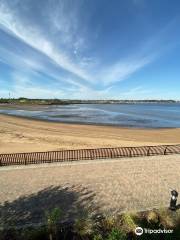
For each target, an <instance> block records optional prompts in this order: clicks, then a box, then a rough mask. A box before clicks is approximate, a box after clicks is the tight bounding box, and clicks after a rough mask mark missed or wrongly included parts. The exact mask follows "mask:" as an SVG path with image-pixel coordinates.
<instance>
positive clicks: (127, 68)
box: [0, 0, 173, 99]
mask: <svg viewBox="0 0 180 240" xmlns="http://www.w3.org/2000/svg"><path fill="white" fill-rule="evenodd" d="M9 2H10V1H9V0H0V30H3V31H4V32H6V33H7V34H8V35H10V36H13V38H15V39H16V40H18V41H19V42H23V43H24V45H25V46H26V47H29V48H30V49H31V50H29V53H28V54H27V53H26V52H25V53H22V52H21V53H18V52H17V51H16V49H14V50H12V49H11V50H8V49H5V47H4V46H0V54H1V53H2V56H3V58H2V57H1V56H0V61H3V62H5V63H7V64H10V65H11V66H13V68H14V69H15V70H16V71H21V72H22V73H23V74H24V72H26V74H27V79H28V81H30V82H31V83H32V86H35V85H34V83H35V81H34V79H35V78H37V79H38V77H40V76H41V74H45V75H47V76H48V78H49V79H51V80H52V81H53V82H57V85H58V84H62V86H60V87H61V89H63V90H64V93H65V92H66V94H64V95H63V96H67V97H69V96H70V97H74V98H79V97H82V98H89V99H91V98H105V97H109V98H111V96H113V94H111V91H112V89H113V88H112V87H113V86H114V85H116V86H117V82H121V81H123V80H126V79H128V78H129V77H130V76H132V75H133V74H134V73H135V72H137V71H140V70H141V69H143V68H144V67H145V66H147V65H149V64H150V63H151V62H153V61H154V60H155V59H157V58H158V57H159V56H160V55H161V53H162V52H164V51H165V50H166V49H167V48H168V47H169V45H168V47H167V41H162V39H167V37H166V36H167V35H168V33H169V31H170V30H171V29H172V24H173V23H172V24H169V25H167V26H165V27H164V28H163V29H162V30H161V31H159V33H157V34H155V36H152V37H151V38H150V39H148V40H147V39H145V40H144V44H142V46H141V47H140V48H138V49H137V50H136V51H134V53H132V52H131V53H129V52H128V50H127V53H128V56H126V57H125V58H123V59H122V58H121V57H119V58H118V57H116V60H115V61H112V59H111V60H110V61H107V62H108V63H106V60H104V59H103V58H102V56H101V55H98V54H92V52H91V51H89V52H88V55H86V54H85V53H84V49H86V50H87V49H88V47H89V41H88V37H87V36H86V34H85V30H84V29H83V25H85V24H83V22H82V20H81V18H80V15H81V13H80V10H79V9H80V7H81V6H80V5H79V4H80V2H81V1H77V2H76V3H74V2H71V5H69V4H67V2H68V3H69V1H63V0H62V1H57V0H47V1H45V4H44V6H43V10H42V9H41V10H40V9H38V11H41V14H40V16H39V19H40V20H41V21H45V22H44V25H45V26H46V29H45V28H44V27H42V26H41V25H40V24H39V23H37V24H36V21H37V20H36V21H35V20H32V19H31V18H28V17H27V18H25V19H24V15H21V14H20V11H18V9H17V7H18V6H20V5H17V6H16V5H14V8H13V7H10V6H9V4H8V3H9ZM133 2H134V4H137V5H138V4H140V3H141V2H144V1H143V0H133ZM17 3H18V4H21V5H23V4H24V5H26V4H27V3H28V1H27V2H25V3H23V4H22V2H21V1H19V0H17ZM24 5H23V6H24ZM22 10H23V9H22ZM31 17H32V16H31ZM41 27H42V28H41ZM84 28H86V26H84ZM45 30H46V31H45ZM169 42H170V41H169ZM112 44H113V43H112ZM112 44H110V45H109V49H107V51H111V48H112V47H113V46H112ZM31 51H32V52H33V53H34V52H36V54H32V55H31V53H30V52H31ZM38 55H39V56H40V55H41V57H37V56H38ZM15 75H16V74H14V75H13V76H12V78H13V79H14V82H15V88H16V90H15V91H16V93H18V94H20V90H21V91H22V93H23V89H24V90H25V85H27V84H25V83H23V86H24V88H23V86H21V84H20V82H18V80H17V78H20V79H22V78H21V77H22V76H20V75H18V74H17V76H15ZM33 78H34V79H33ZM58 86H59V85H58ZM97 86H98V87H97ZM39 87H40V86H39ZM39 87H38V86H37V89H38V88H39ZM41 87H42V88H44V89H45V92H44V94H46V95H47V94H48V96H49V97H50V92H51V91H49V90H48V89H46V87H45V86H43V85H42V86H41ZM30 88H31V86H30V84H29V90H27V91H30ZM17 89H18V90H17ZM33 89H34V87H32V88H31V90H33ZM138 90H139V91H140V89H138ZM27 91H25V92H26V94H27V95H28V92H27ZM34 91H35V92H36V93H37V91H36V90H35V89H34ZM53 91H55V92H56V94H55V95H56V96H60V97H61V96H62V92H59V91H56V89H53ZM133 91H134V92H135V90H131V91H130V94H133ZM136 91H137V89H136ZM39 92H41V91H40V89H39ZM59 93H60V94H59ZM42 94H43V93H42ZM122 94H123V93H122ZM127 95H128V93H127ZM78 96H79V97H78Z"/></svg>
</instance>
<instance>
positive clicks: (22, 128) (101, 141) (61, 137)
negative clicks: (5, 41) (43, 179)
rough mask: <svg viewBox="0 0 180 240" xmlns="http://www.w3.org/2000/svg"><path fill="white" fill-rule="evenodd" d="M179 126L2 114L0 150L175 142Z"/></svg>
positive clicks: (0, 119) (177, 139) (41, 149)
mask: <svg viewBox="0 0 180 240" xmlns="http://www.w3.org/2000/svg"><path fill="white" fill-rule="evenodd" d="M179 142H180V129H132V128H121V127H111V126H92V125H80V124H63V123H53V122H46V121H38V120H32V119H25V118H19V117H14V116H5V115H1V114H0V153H10V152H33V151H48V150H60V149H78V148H98V147H116V146H118V147H119V146H140V145H158V144H176V143H179Z"/></svg>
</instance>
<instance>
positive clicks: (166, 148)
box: [164, 146, 168, 155]
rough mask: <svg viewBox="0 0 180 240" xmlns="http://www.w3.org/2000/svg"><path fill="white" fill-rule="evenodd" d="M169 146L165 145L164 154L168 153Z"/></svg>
mask: <svg viewBox="0 0 180 240" xmlns="http://www.w3.org/2000/svg"><path fill="white" fill-rule="evenodd" d="M167 148H168V146H166V147H165V150H164V155H166V151H167Z"/></svg>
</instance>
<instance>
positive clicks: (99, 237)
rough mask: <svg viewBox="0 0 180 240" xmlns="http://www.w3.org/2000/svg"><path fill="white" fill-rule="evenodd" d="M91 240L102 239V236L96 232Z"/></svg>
mask: <svg viewBox="0 0 180 240" xmlns="http://www.w3.org/2000/svg"><path fill="white" fill-rule="evenodd" d="M93 240H103V237H102V235H101V234H99V233H98V234H96V235H94V236H93Z"/></svg>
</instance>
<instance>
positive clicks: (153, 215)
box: [146, 211, 159, 225]
mask: <svg viewBox="0 0 180 240" xmlns="http://www.w3.org/2000/svg"><path fill="white" fill-rule="evenodd" d="M146 220H147V222H148V223H150V224H153V225H156V224H158V222H159V216H158V214H157V212H155V211H149V212H147V215H146Z"/></svg>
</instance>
